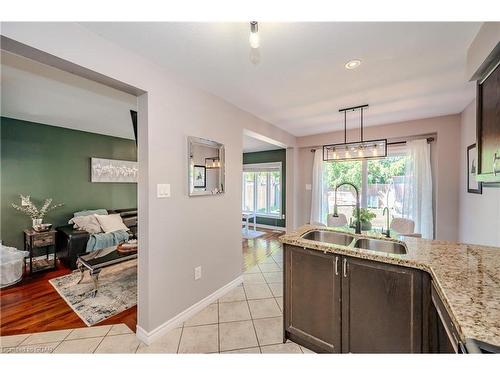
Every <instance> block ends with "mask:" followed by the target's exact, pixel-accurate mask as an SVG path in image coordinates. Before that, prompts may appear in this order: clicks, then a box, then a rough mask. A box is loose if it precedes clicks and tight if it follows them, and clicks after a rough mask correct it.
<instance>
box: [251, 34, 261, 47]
mask: <svg viewBox="0 0 500 375" xmlns="http://www.w3.org/2000/svg"><path fill="white" fill-rule="evenodd" d="M248 41H249V42H250V47H252V48H259V34H257V33H250V38H248Z"/></svg>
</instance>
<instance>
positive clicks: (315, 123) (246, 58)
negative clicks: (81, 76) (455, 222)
mask: <svg viewBox="0 0 500 375" xmlns="http://www.w3.org/2000/svg"><path fill="white" fill-rule="evenodd" d="M82 25H83V26H84V27H86V28H88V29H89V30H91V31H93V32H96V33H98V34H99V35H101V36H103V37H104V38H107V39H108V40H111V41H114V42H116V43H117V44H119V45H121V46H122V47H124V48H127V49H130V50H133V51H135V52H136V53H138V54H140V55H142V56H144V57H146V58H148V59H150V60H153V61H155V62H156V63H157V64H159V65H161V66H163V67H165V68H166V69H168V70H169V71H171V72H173V73H174V74H177V75H180V76H182V77H183V78H184V79H187V80H190V81H191V82H192V83H193V84H194V85H195V86H197V87H200V88H202V89H204V90H206V91H208V92H211V93H213V94H215V95H217V96H219V97H222V98H224V99H225V100H227V101H229V102H231V103H233V104H235V105H236V106H238V107H240V108H242V109H244V110H247V111H248V112H251V113H253V114H255V115H256V116H258V117H260V118H262V119H264V120H266V121H268V122H270V123H272V124H275V125H277V126H279V127H280V128H283V129H285V130H287V131H288V132H290V133H292V134H294V135H297V136H303V135H309V134H316V133H323V132H328V131H332V130H338V129H341V128H342V126H343V125H342V124H343V117H342V115H340V114H339V113H338V109H340V108H343V107H349V106H355V105H360V104H365V103H367V104H369V105H370V108H369V109H368V110H367V111H366V117H365V124H366V125H367V126H370V125H379V124H384V123H393V122H398V121H406V120H412V119H418V118H426V117H433V116H439V115H446V114H454V113H458V112H460V111H462V110H463V109H464V107H465V106H466V105H467V104H468V103H470V101H471V100H472V99H473V97H474V84H473V83H470V82H467V77H466V76H465V56H466V51H467V48H468V46H469V45H470V43H471V42H472V40H473V38H474V36H475V35H476V33H477V31H478V30H479V27H480V23H445V22H439V23H338V22H337V23H335V22H328V23H266V22H263V23H260V24H259V35H260V40H261V47H260V48H259V50H258V53H259V55H260V56H259V59H260V62H259V63H258V64H253V63H252V62H251V61H250V48H249V44H248V33H249V25H248V24H247V23H166V22H159V23H118V22H105V23H82ZM354 58H357V59H360V60H361V61H362V64H361V66H360V67H359V68H358V69H356V70H352V71H348V70H346V69H345V68H344V64H345V63H346V62H347V61H349V60H351V59H354ZM348 122H349V127H353V126H357V125H358V123H359V120H358V119H354V118H353V119H351V121H349V120H348Z"/></svg>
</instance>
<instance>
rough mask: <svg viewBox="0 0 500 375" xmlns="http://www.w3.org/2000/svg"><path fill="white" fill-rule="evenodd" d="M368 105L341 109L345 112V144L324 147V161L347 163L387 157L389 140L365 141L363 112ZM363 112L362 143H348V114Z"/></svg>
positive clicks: (340, 110)
mask: <svg viewBox="0 0 500 375" xmlns="http://www.w3.org/2000/svg"><path fill="white" fill-rule="evenodd" d="M365 108H368V104H364V105H359V106H357V107H350V108H343V109H339V112H344V143H337V144H332V145H324V146H323V161H347V160H363V159H377V158H385V157H386V156H387V139H374V140H369V141H365V140H364V139H363V110H364V109H365ZM355 111H360V112H361V141H360V142H347V112H355Z"/></svg>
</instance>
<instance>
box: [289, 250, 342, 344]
mask: <svg viewBox="0 0 500 375" xmlns="http://www.w3.org/2000/svg"><path fill="white" fill-rule="evenodd" d="M336 263H338V268H337V271H336ZM339 270H340V256H335V255H332V254H323V253H321V252H319V251H314V250H306V249H302V248H299V247H295V246H290V245H286V246H285V259H284V271H285V280H284V283H285V285H284V288H285V293H284V297H283V298H284V301H283V304H284V307H285V309H284V329H285V337H286V338H290V339H291V340H292V341H295V342H297V343H298V344H301V345H303V346H305V347H307V348H309V349H311V350H314V351H316V352H329V353H338V352H340V349H341V348H340V329H341V324H340V272H339Z"/></svg>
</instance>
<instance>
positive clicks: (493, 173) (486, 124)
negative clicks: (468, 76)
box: [477, 58, 500, 182]
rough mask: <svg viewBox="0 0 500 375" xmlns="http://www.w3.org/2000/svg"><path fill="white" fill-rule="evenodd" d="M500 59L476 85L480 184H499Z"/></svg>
mask: <svg viewBox="0 0 500 375" xmlns="http://www.w3.org/2000/svg"><path fill="white" fill-rule="evenodd" d="M499 63H500V58H498V59H497V60H496V63H495V64H493V66H492V65H490V66H492V68H491V69H490V70H489V71H487V73H486V74H484V76H483V77H482V79H480V80H478V83H477V151H478V173H477V179H478V181H483V182H500V65H499Z"/></svg>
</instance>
